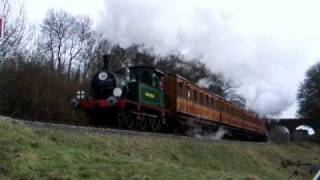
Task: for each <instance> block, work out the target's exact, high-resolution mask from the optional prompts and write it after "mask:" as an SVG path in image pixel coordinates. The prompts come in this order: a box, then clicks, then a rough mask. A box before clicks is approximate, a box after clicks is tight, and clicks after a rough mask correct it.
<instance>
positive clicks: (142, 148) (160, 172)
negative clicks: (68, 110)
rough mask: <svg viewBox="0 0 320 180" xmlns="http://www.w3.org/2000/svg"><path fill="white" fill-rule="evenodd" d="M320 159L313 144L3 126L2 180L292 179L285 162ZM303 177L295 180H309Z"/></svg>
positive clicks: (0, 136)
mask: <svg viewBox="0 0 320 180" xmlns="http://www.w3.org/2000/svg"><path fill="white" fill-rule="evenodd" d="M319 155H320V146H319V145H316V144H310V143H307V144H299V145H296V144H287V145H280V146H278V145H270V144H263V145H261V144H248V143H245V144H241V143H232V144H225V143H207V142H199V141H193V140H172V139H167V138H154V137H126V136H119V135H109V136H99V135H94V134H73V133H66V132H61V131H56V132H55V131H49V132H48V131H44V130H42V131H35V130H31V129H29V128H25V127H23V126H21V125H12V124H8V123H3V122H2V123H0V179H248V180H249V179H288V177H289V176H290V175H291V174H292V172H293V170H294V168H283V167H282V166H281V160H283V159H290V160H293V161H297V160H302V162H309V163H320V162H319V161H320V157H319ZM305 170H307V168H305ZM304 173H305V175H303V176H301V175H299V176H297V177H295V178H296V179H310V175H309V176H308V172H304ZM306 175H307V176H306Z"/></svg>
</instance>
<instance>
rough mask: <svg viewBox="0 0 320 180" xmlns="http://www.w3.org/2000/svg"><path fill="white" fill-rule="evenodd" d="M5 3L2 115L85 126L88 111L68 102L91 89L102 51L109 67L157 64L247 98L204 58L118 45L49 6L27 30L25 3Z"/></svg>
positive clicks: (236, 98) (0, 51)
mask: <svg viewBox="0 0 320 180" xmlns="http://www.w3.org/2000/svg"><path fill="white" fill-rule="evenodd" d="M1 1H2V2H3V4H4V6H3V9H2V10H3V12H4V15H3V16H4V18H5V19H6V21H5V22H10V23H7V24H6V26H5V29H4V33H3V35H4V38H3V39H2V41H1V42H0V45H1V46H0V114H4V115H10V116H15V117H21V118H26V119H36V120H41V121H54V122H64V123H72V124H86V123H87V118H86V117H85V116H84V114H83V113H81V112H79V111H75V110H73V109H72V108H71V106H70V104H69V102H70V99H71V98H73V97H74V96H75V93H76V91H77V90H78V89H80V88H81V89H83V88H84V89H88V84H89V83H88V82H89V81H90V79H91V77H92V76H93V75H94V74H95V73H96V72H97V71H98V70H99V69H101V67H102V56H103V55H104V54H111V59H112V60H111V62H110V63H111V64H110V66H111V69H117V68H120V67H123V66H134V65H153V66H156V67H158V68H160V69H162V70H165V71H166V72H171V73H178V74H180V75H182V76H184V77H186V78H187V79H189V80H191V81H193V82H195V83H200V82H201V83H200V84H201V85H202V86H204V87H205V88H208V89H209V90H211V91H213V92H215V93H217V94H219V95H220V96H223V97H225V98H227V99H229V100H231V101H233V102H235V103H237V104H239V105H241V106H244V105H245V100H244V98H242V97H241V96H240V95H238V94H236V93H234V89H235V88H237V85H236V84H235V83H234V82H233V81H231V80H226V79H225V78H224V77H223V76H222V75H221V74H217V73H213V72H211V71H210V70H209V68H208V67H207V66H206V65H205V64H204V63H202V62H201V61H200V58H195V59H186V58H185V57H184V56H183V55H181V54H178V53H176V54H170V55H167V56H163V57H161V56H157V55H155V54H154V53H153V52H152V51H148V50H147V49H146V48H145V47H144V46H143V45H132V46H130V47H127V48H123V47H120V46H118V45H114V44H112V43H111V42H110V41H108V40H107V39H106V38H105V37H104V36H103V34H102V33H101V32H98V31H96V30H95V29H94V28H93V27H92V21H91V19H90V18H88V17H85V16H74V15H71V14H69V13H67V12H64V11H62V10H53V9H52V10H49V11H48V13H47V16H46V18H45V19H44V20H43V22H42V23H41V24H40V26H38V27H33V28H27V27H29V26H27V24H26V19H25V15H24V11H23V6H20V7H19V11H18V12H19V13H18V14H17V13H13V10H12V7H10V3H9V1H8V0H1ZM15 12H16V10H15Z"/></svg>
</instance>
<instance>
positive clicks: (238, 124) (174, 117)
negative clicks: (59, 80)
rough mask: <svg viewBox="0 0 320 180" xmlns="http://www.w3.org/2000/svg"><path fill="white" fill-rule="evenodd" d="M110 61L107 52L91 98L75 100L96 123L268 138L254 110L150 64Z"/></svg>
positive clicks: (160, 130)
mask: <svg viewBox="0 0 320 180" xmlns="http://www.w3.org/2000/svg"><path fill="white" fill-rule="evenodd" d="M109 59H110V56H109V55H105V56H104V65H103V68H102V70H101V71H100V72H98V73H97V74H96V75H95V76H94V77H93V78H92V80H91V90H90V94H89V96H87V97H84V96H78V98H77V99H75V100H74V102H73V103H74V104H75V106H76V107H77V108H79V109H82V110H84V111H86V112H87V114H88V115H89V116H90V121H91V122H92V123H93V124H95V125H106V126H113V127H118V128H121V129H135V130H141V131H153V132H166V133H177V134H184V135H194V134H195V133H197V134H210V133H214V132H215V131H217V130H218V129H219V128H221V127H223V128H224V129H225V130H227V132H228V133H227V134H226V137H228V138H239V139H248V140H257V141H265V140H266V139H267V130H266V125H265V122H264V121H262V120H260V119H258V117H257V116H256V115H255V114H253V113H250V112H248V111H246V110H245V109H243V108H241V107H239V106H237V105H235V104H232V103H230V102H228V101H226V100H225V99H223V98H221V97H220V96H218V95H215V94H213V93H211V92H208V91H207V90H205V89H203V88H200V87H198V86H197V85H195V84H194V83H192V82H190V81H188V80H187V79H185V78H183V77H181V76H179V75H178V74H170V73H165V72H163V71H161V70H159V69H157V68H155V67H152V66H133V67H130V68H128V69H127V68H122V69H119V70H117V71H111V70H110V69H109ZM80 94H81V93H80ZM78 95H79V94H78ZM82 95H83V93H82Z"/></svg>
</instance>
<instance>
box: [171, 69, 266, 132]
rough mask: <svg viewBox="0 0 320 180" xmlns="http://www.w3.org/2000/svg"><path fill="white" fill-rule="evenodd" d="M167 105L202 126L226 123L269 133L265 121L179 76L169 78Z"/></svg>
mask: <svg viewBox="0 0 320 180" xmlns="http://www.w3.org/2000/svg"><path fill="white" fill-rule="evenodd" d="M165 93H166V95H167V108H168V110H170V111H173V112H176V113H177V116H179V117H183V118H180V119H182V120H185V121H190V120H191V121H193V122H192V124H198V125H200V126H203V125H206V126H207V127H210V125H216V126H219V125H224V126H226V127H228V128H232V129H235V130H238V132H241V131H246V132H247V133H252V134H254V135H265V133H266V128H265V124H264V122H263V121H261V120H259V119H258V118H257V117H256V115H254V114H252V113H249V112H247V111H246V110H244V109H243V108H241V107H239V106H236V105H234V104H232V103H230V102H228V101H226V100H224V99H223V98H221V97H219V96H217V95H215V94H212V93H210V92H208V91H206V90H204V89H202V88H200V87H198V86H196V85H195V84H193V83H191V82H190V81H188V80H186V79H184V78H182V77H181V76H179V75H169V76H167V77H166V78H165Z"/></svg>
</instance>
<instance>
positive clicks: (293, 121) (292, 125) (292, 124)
mask: <svg viewBox="0 0 320 180" xmlns="http://www.w3.org/2000/svg"><path fill="white" fill-rule="evenodd" d="M268 122H269V123H268V129H269V130H270V129H272V127H275V126H277V125H282V126H285V127H287V128H288V130H289V131H290V134H291V135H292V134H293V132H294V131H295V130H296V128H297V127H299V126H301V125H306V126H309V127H311V128H312V129H313V130H314V132H315V133H316V135H320V126H319V124H320V123H318V122H317V121H315V120H311V119H304V118H289V119H278V120H274V119H271V120H268ZM291 137H292V136H291Z"/></svg>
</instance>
